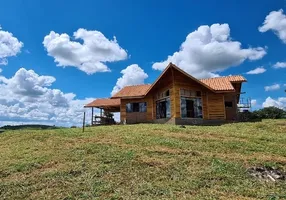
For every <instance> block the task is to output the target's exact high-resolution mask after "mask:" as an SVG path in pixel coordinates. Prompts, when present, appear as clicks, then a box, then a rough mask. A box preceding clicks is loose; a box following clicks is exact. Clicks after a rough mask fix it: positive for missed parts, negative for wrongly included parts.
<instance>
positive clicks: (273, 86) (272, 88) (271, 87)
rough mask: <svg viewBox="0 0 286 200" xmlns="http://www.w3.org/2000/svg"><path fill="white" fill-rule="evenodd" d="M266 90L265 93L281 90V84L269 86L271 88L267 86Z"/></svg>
mask: <svg viewBox="0 0 286 200" xmlns="http://www.w3.org/2000/svg"><path fill="white" fill-rule="evenodd" d="M264 89H265V91H273V90H279V89H280V85H279V84H274V85H269V86H265V87H264Z"/></svg>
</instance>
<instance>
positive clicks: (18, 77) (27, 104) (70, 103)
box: [0, 68, 93, 126]
mask: <svg viewBox="0 0 286 200" xmlns="http://www.w3.org/2000/svg"><path fill="white" fill-rule="evenodd" d="M55 81H56V79H55V78H54V77H52V76H42V75H38V74H37V73H36V72H34V71H33V70H26V69H25V68H21V69H19V70H18V71H17V72H16V73H15V75H14V76H13V77H11V78H6V77H4V76H0V121H2V125H3V122H4V121H5V122H7V123H6V124H9V123H8V122H10V123H12V124H18V123H20V122H23V123H38V124H39V123H40V124H56V125H61V126H71V125H80V124H81V123H82V117H83V112H84V110H85V109H84V108H83V106H84V105H85V104H87V103H89V102H90V101H92V100H93V98H86V99H76V98H75V94H73V93H64V92H62V91H61V90H59V89H51V88H50V86H52V84H53V83H54V82H55ZM87 112H88V114H87V119H89V118H90V117H91V116H89V115H90V113H89V110H87Z"/></svg>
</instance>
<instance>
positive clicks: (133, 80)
mask: <svg viewBox="0 0 286 200" xmlns="http://www.w3.org/2000/svg"><path fill="white" fill-rule="evenodd" d="M121 73H122V74H123V75H122V77H120V78H119V79H118V80H117V82H116V85H115V86H114V88H113V90H112V92H111V95H114V94H115V93H117V92H118V91H119V90H121V89H122V88H123V87H125V86H128V85H139V84H143V83H144V80H145V79H146V78H148V75H147V74H146V73H145V72H144V70H143V69H141V68H140V67H139V66H138V65H137V64H133V65H129V66H128V67H126V68H125V69H123V70H122V71H121Z"/></svg>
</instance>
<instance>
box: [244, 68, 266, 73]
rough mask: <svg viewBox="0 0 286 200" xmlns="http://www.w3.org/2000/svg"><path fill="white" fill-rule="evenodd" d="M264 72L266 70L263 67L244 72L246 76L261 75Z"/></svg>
mask: <svg viewBox="0 0 286 200" xmlns="http://www.w3.org/2000/svg"><path fill="white" fill-rule="evenodd" d="M264 72H266V69H265V68H264V67H257V68H255V69H253V70H250V71H248V72H246V74H263V73H264Z"/></svg>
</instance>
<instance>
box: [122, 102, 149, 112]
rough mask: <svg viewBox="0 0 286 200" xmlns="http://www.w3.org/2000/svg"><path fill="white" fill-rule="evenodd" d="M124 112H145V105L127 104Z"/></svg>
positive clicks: (143, 103)
mask: <svg viewBox="0 0 286 200" xmlns="http://www.w3.org/2000/svg"><path fill="white" fill-rule="evenodd" d="M126 112H128V113H131V112H147V103H146V102H141V103H128V104H126Z"/></svg>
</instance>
